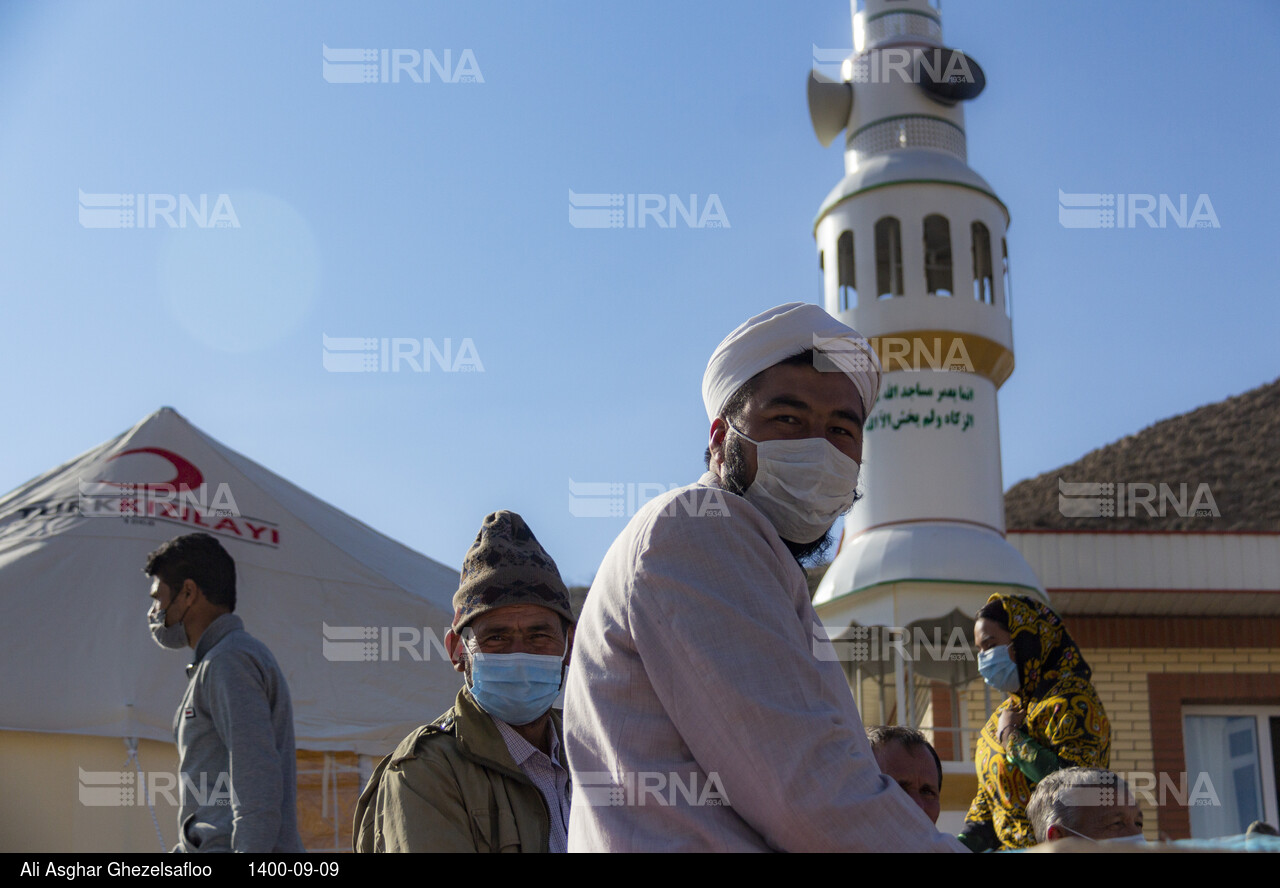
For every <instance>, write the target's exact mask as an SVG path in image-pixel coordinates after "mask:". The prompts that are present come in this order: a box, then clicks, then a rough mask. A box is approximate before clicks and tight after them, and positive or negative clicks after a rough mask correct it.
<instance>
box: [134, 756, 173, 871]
mask: <svg viewBox="0 0 1280 888" xmlns="http://www.w3.org/2000/svg"><path fill="white" fill-rule="evenodd" d="M124 746H125V749H127V750H129V755H128V756H127V757H126V758H125V760H124V769H125V770H127V769H128V768H129V763H130V762H133V767H134V769H135V770H137V772H138V788H139V790H141V791H142V793H143V796H144V798H145V799H146V802H147V810H148V811H150V812H151V824H152V826H154V827H155V828H156V840H157V841H159V842H160V851H161V853H163V852H165V851H168V850H169V849H168V848H166V847H165V844H164V833H162V832H160V821H159V820H157V819H156V808H155V805H154V804H152V799H151V794H150V793H148V792H147V775H146V774H144V773H142V762H140V761H139V760H138V738H137V737H125V738H124Z"/></svg>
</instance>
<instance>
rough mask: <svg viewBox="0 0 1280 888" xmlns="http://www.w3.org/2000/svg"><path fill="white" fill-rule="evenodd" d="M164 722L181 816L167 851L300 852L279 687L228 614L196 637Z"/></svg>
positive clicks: (290, 748)
mask: <svg viewBox="0 0 1280 888" xmlns="http://www.w3.org/2000/svg"><path fill="white" fill-rule="evenodd" d="M187 676H188V678H189V679H190V681H189V682H188V684H187V692H186V694H184V695H183V697H182V703H181V704H180V705H179V706H178V711H177V713H175V714H174V718H173V733H174V737H175V739H176V740H177V742H178V757H179V760H180V764H179V766H178V767H179V770H180V771H181V776H180V784H181V786H180V788H181V790H182V808H181V810H180V812H179V813H178V844H177V846H176V847H175V848H174V850H175V851H249V852H258V853H263V852H270V851H276V852H297V851H302V850H303V847H302V839H301V837H300V836H299V835H298V812H297V761H296V757H295V756H296V753H295V750H294V743H293V704H292V703H291V702H290V699H289V686H288V684H286V682H285V680H284V675H283V673H281V671H280V667H279V666H278V665H276V660H275V657H273V656H271V651H269V650H267V646H266V645H264V644H263V643H262V642H260V641H258V640H257V639H256V638H254V637H253V636H252V635H250V634H249V633H248V632H245V631H244V621H242V620H241V619H240V618H239V617H237V616H236V615H235V614H223V615H222V616H220V617H218V618H217V619H216V620H214V621H213V622H212V623H210V624H209V627H208V628H207V629H206V630H205V631H204V634H203V635H201V636H200V641H199V643H197V645H196V657H195V660H194V661H193V662H192V663H191V665H190V666H188V667H187Z"/></svg>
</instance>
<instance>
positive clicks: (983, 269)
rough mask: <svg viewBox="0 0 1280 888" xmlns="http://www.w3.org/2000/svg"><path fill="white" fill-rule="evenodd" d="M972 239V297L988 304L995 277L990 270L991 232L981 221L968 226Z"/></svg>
mask: <svg viewBox="0 0 1280 888" xmlns="http://www.w3.org/2000/svg"><path fill="white" fill-rule="evenodd" d="M969 231H970V234H971V235H972V237H971V240H972V241H973V298H974V299H976V300H977V301H979V302H985V303H987V304H988V305H990V304H991V303H992V302H993V301H994V299H995V279H994V278H993V276H992V271H991V232H989V231H987V226H985V225H983V224H982V223H981V222H974V223H973V225H971V226H970V227H969Z"/></svg>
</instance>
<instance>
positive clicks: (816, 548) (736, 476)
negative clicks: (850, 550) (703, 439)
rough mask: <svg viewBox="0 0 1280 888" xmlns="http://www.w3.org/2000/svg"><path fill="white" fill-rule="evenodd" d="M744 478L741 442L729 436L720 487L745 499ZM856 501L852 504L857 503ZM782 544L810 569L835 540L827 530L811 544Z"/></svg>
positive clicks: (859, 496)
mask: <svg viewBox="0 0 1280 888" xmlns="http://www.w3.org/2000/svg"><path fill="white" fill-rule="evenodd" d="M746 478H747V460H746V457H745V456H744V455H743V453H742V441H741V440H740V439H739V437H738V436H737V435H731V436H730V440H728V441H726V442H725V445H724V474H723V475H722V476H721V478H720V485H721V486H722V487H723V488H724V489H725V490H727V491H729V492H730V493H736V494H737V495H738V496H742V497H745V496H746V494H747V487H748V486H750V485H748V484H747V483H746ZM861 498H862V495H861V494H859V495H858V497H857V499H861ZM857 499H855V500H854V502H857ZM782 543H783V545H785V546H786V547H787V551H789V552H790V553H791V556H792V557H793V558H795V560H796V561H797V562H799V564H800V566H801V567H812V566H813V565H815V564H821V563H822V562H824V561H825V560H826V555H827V552H828V551H830V549H831V546H832V545H833V544H834V543H835V538H834V537H833V536H832V534H831V531H830V530H828V531H827V532H826V533H825V534H823V535H822V536H821V537H819V538H818V539H816V540H814V541H813V542H811V543H797V542H793V541H792V540H788V539H784V540H783V541H782Z"/></svg>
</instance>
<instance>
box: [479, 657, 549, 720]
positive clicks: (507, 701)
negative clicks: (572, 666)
mask: <svg viewBox="0 0 1280 888" xmlns="http://www.w3.org/2000/svg"><path fill="white" fill-rule="evenodd" d="M568 649H569V642H568V641H567V640H566V641H565V650H566V651H568ZM563 682H564V654H561V655H559V656H556V655H555V654H481V653H474V652H473V653H472V654H471V696H472V697H474V698H475V701H476V703H478V704H479V705H480V708H481V709H483V710H484V711H485V712H487V713H489V714H490V715H492V716H493V717H494V718H497V719H501V720H502V721H504V722H506V723H507V724H509V725H527V724H529V723H530V722H532V721H536V720H537V719H539V718H541V717H542V716H543V715H544V714H545V713H546V711H547V710H548V709H550V708H551V704H552V703H554V702H555V701H556V697H558V696H559V695H560V685H561V684H562V683H563Z"/></svg>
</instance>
